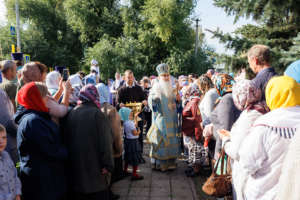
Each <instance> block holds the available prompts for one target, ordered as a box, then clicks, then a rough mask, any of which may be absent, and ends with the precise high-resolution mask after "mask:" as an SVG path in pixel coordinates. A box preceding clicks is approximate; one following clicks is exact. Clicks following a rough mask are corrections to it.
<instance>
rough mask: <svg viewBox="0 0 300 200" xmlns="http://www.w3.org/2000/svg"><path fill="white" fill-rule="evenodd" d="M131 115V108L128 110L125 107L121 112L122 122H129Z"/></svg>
mask: <svg viewBox="0 0 300 200" xmlns="http://www.w3.org/2000/svg"><path fill="white" fill-rule="evenodd" d="M130 113H131V109H130V108H126V107H123V108H121V109H120V110H119V115H120V117H121V120H122V121H123V122H125V121H128V120H129V115H130Z"/></svg>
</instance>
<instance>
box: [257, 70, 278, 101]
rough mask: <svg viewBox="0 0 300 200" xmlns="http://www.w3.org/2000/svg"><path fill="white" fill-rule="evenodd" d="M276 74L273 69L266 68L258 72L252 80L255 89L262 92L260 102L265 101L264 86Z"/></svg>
mask: <svg viewBox="0 0 300 200" xmlns="http://www.w3.org/2000/svg"><path fill="white" fill-rule="evenodd" d="M276 75H277V73H276V72H275V70H274V68H273V67H268V68H265V69H263V70H261V71H260V72H258V74H257V75H256V77H255V78H254V79H253V80H252V82H253V83H254V85H255V86H256V87H257V88H260V89H261V90H262V93H263V94H262V100H264V101H265V100H266V97H265V90H266V86H267V84H268V82H269V80H270V79H271V78H272V77H273V76H276Z"/></svg>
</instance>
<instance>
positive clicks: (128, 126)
mask: <svg viewBox="0 0 300 200" xmlns="http://www.w3.org/2000/svg"><path fill="white" fill-rule="evenodd" d="M134 130H136V127H135V124H134V122H133V121H131V120H127V121H126V122H125V123H124V131H125V135H126V138H127V139H137V138H139V136H138V135H133V133H132V132H133V131H134Z"/></svg>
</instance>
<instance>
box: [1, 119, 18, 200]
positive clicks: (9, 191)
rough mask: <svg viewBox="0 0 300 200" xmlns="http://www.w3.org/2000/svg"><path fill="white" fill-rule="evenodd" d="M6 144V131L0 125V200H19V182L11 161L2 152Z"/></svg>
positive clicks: (5, 153) (7, 155)
mask: <svg viewBox="0 0 300 200" xmlns="http://www.w3.org/2000/svg"><path fill="white" fill-rule="evenodd" d="M6 144H7V137H6V129H5V127H4V126H2V125H1V124H0V200H2V199H3V200H4V199H5V200H20V199H21V198H20V195H21V182H20V180H19V178H18V176H17V170H16V168H15V166H14V163H13V161H12V160H11V158H10V156H9V154H8V153H7V152H6V151H4V149H5V147H6Z"/></svg>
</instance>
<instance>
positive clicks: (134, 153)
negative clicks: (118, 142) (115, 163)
mask: <svg viewBox="0 0 300 200" xmlns="http://www.w3.org/2000/svg"><path fill="white" fill-rule="evenodd" d="M124 149H125V154H124V161H125V163H127V164H129V165H131V166H138V165H139V164H140V163H141V161H142V158H143V157H142V150H141V145H140V143H139V140H138V139H127V138H125V139H124Z"/></svg>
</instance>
